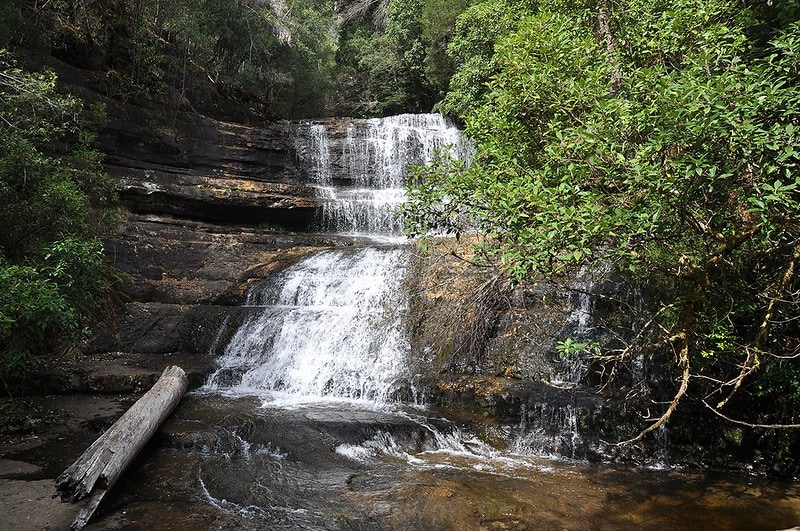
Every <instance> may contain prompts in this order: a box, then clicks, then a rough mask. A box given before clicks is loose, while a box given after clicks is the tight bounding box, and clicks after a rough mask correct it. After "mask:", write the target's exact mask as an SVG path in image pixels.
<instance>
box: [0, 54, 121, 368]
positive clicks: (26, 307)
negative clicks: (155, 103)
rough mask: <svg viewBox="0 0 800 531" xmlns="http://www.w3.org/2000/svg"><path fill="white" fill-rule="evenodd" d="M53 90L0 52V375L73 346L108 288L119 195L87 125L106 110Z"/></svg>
mask: <svg viewBox="0 0 800 531" xmlns="http://www.w3.org/2000/svg"><path fill="white" fill-rule="evenodd" d="M55 85H56V77H55V75H54V74H52V73H31V72H26V71H24V70H22V69H20V68H18V67H17V66H16V65H15V63H14V62H13V60H12V59H11V57H10V56H9V54H8V53H7V52H5V51H2V50H0V120H1V122H2V123H0V145H2V146H3V150H2V152H0V377H2V376H3V375H4V374H5V375H6V376H7V375H9V374H12V375H13V374H19V373H21V372H24V371H25V370H26V369H29V368H30V367H31V366H33V365H36V364H37V363H38V362H40V361H41V360H42V359H43V358H44V357H45V356H47V355H49V354H52V353H53V352H55V351H60V352H62V353H65V352H68V351H71V350H75V349H77V348H78V346H79V345H80V342H81V341H82V340H84V339H86V338H87V337H88V334H89V329H88V325H89V324H90V323H91V321H92V319H93V318H94V317H95V316H96V315H97V313H98V311H99V310H100V308H101V306H102V302H103V300H104V296H105V295H106V293H107V290H108V287H109V275H108V274H107V272H106V267H105V264H104V261H103V258H102V245H101V243H100V241H99V240H98V239H97V237H96V235H97V234H98V233H99V232H100V231H102V230H104V229H105V228H106V227H108V226H110V225H111V222H113V214H112V210H111V208H112V207H113V204H114V201H115V199H114V191H113V184H112V183H111V182H110V180H109V179H108V177H107V176H105V174H104V173H103V171H102V168H101V165H100V155H99V153H97V152H96V151H94V150H92V149H91V142H92V139H93V135H92V133H91V129H90V128H89V125H88V124H91V123H92V122H93V121H96V120H97V119H100V118H101V117H102V109H91V110H87V109H84V108H83V105H82V104H81V102H80V101H79V100H77V99H76V98H74V97H71V96H69V95H64V94H59V93H58V92H57V91H56V89H55Z"/></svg>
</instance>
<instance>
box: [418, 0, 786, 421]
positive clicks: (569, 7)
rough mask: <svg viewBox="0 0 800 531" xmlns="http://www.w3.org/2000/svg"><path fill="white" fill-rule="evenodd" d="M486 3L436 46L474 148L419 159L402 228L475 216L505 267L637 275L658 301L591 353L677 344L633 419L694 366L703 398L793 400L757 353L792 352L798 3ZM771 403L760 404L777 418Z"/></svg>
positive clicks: (459, 227)
mask: <svg viewBox="0 0 800 531" xmlns="http://www.w3.org/2000/svg"><path fill="white" fill-rule="evenodd" d="M500 4H501V2H499V0H489V1H486V2H481V3H480V4H477V5H475V6H473V7H472V8H470V9H469V10H467V11H466V12H465V13H464V15H463V16H462V18H461V19H460V21H459V24H458V25H457V28H458V31H457V37H456V40H454V41H453V43H452V44H451V46H450V50H451V53H452V54H453V55H454V57H455V59H456V60H457V61H458V64H459V65H460V68H459V71H458V72H457V73H456V75H455V77H454V79H453V84H452V87H453V91H452V92H451V93H450V94H449V95H448V98H447V100H446V102H445V103H446V107H447V108H448V109H450V110H452V111H457V112H458V113H459V114H460V115H461V116H463V117H464V119H465V121H466V128H467V132H468V134H469V135H470V136H471V137H472V138H473V140H474V142H475V144H476V147H477V154H476V157H475V161H474V163H473V165H472V166H471V167H470V168H464V167H459V166H457V165H453V164H449V163H448V162H447V161H441V162H440V163H439V164H438V165H434V166H433V167H432V168H431V169H430V170H428V171H427V174H426V175H425V176H424V177H425V178H424V179H423V181H422V182H421V183H420V184H419V185H417V186H415V187H413V188H412V189H411V191H410V193H411V202H410V203H409V205H408V207H407V214H408V218H407V219H408V229H409V231H410V232H411V233H412V234H423V233H425V232H426V231H428V230H430V229H431V228H432V227H435V228H438V229H439V230H446V231H449V232H451V233H456V234H458V233H460V232H463V231H467V230H478V231H479V232H481V233H483V234H486V235H488V236H489V239H488V241H489V242H490V243H489V244H488V245H487V246H486V247H484V248H483V249H482V250H481V251H482V253H483V254H484V255H485V256H487V257H489V258H491V259H493V260H496V261H497V263H498V264H499V265H500V266H501V267H502V268H503V269H505V270H506V271H507V272H508V274H509V275H510V276H511V277H512V278H513V279H515V280H516V281H517V282H524V281H526V280H527V279H530V278H531V277H532V276H533V275H534V274H545V275H558V274H560V273H563V272H565V271H568V270H570V269H572V268H576V267H579V266H582V265H584V264H586V263H588V262H592V261H598V260H600V261H604V262H612V263H615V264H617V266H618V268H619V269H622V270H626V271H629V272H631V273H636V274H637V275H638V278H639V279H640V281H641V283H642V284H643V285H644V287H645V289H647V290H649V291H650V293H652V294H653V297H654V300H655V302H657V303H658V305H657V307H655V308H653V309H652V313H651V316H650V319H649V320H648V321H647V323H648V324H647V325H645V326H644V328H643V329H642V330H640V331H639V333H638V334H637V335H636V337H635V338H633V340H632V341H631V342H630V343H629V344H627V345H625V346H624V347H622V348H620V349H619V350H618V351H615V352H607V353H604V355H602V356H600V357H599V358H600V360H601V361H603V362H604V363H606V364H619V363H625V362H626V361H627V360H629V359H630V358H631V357H632V356H633V355H635V354H636V355H638V354H642V353H648V354H650V355H652V356H656V357H658V358H661V359H664V360H665V361H666V360H673V368H674V370H675V373H676V378H677V380H678V382H679V385H678V386H677V388H676V391H675V396H674V398H673V400H672V402H671V403H670V404H669V407H668V408H667V409H666V410H664V412H663V414H662V415H661V416H658V417H656V418H654V419H653V424H651V425H650V427H649V428H648V430H647V431H649V430H650V429H654V428H655V427H657V426H659V425H661V424H662V423H663V422H666V421H667V420H668V419H669V417H670V415H671V414H672V412H673V411H674V410H675V408H676V407H677V405H678V403H679V402H680V400H681V398H682V397H683V396H685V395H686V393H687V392H688V389H689V383H690V381H691V382H692V386H693V389H694V392H693V396H696V397H697V398H698V399H702V400H705V401H707V402H708V404H709V407H712V408H714V409H715V410H717V409H719V408H722V407H724V406H725V405H726V404H727V403H728V401H729V400H730V399H731V397H732V396H734V395H736V394H737V393H739V392H746V393H748V395H747V396H749V397H750V402H749V404H750V405H753V404H758V403H763V404H766V403H767V402H766V401H762V399H764V397H765V396H766V394H769V395H770V397H771V398H770V399H771V400H777V401H778V402H781V401H784V402H786V403H789V402H791V403H793V404H794V403H796V400H797V397H798V395H797V388H796V387H792V386H791V385H790V384H789V385H787V384H786V383H779V382H780V381H781V379H776V378H774V377H772V376H771V375H774V374H775V372H774V371H773V370H772V369H770V367H773V366H776V365H781V366H783V367H784V369H782V370H781V372H782V373H783V372H785V370H786V366H787V365H790V366H792V367H795V365H796V363H797V361H796V358H797V357H800V327H798V320H800V311H798V310H800V292H799V291H800V282H799V281H798V279H797V274H796V270H797V261H798V258H800V190H798V187H800V173H799V170H800V168H798V162H799V161H800V156H798V149H800V148H799V147H798V142H799V141H800V129H798V126H799V125H800V115H798V113H799V112H800V111H799V109H800V105H799V104H800V88H799V87H798V75H800V73H799V70H798V64H800V63H798V57H799V55H798V54H800V24H798V22H795V21H794V20H795V18H794V15H796V13H794V12H792V11H781V12H780V13H776V12H774V11H766V10H763V9H761V8H759V7H758V6H757V7H756V8H753V9H743V8H742V7H741V6H740V5H739V3H738V2H731V1H728V0H714V1H712V2H694V1H690V0H669V1H666V2H665V1H661V0H659V1H655V0H634V1H630V2H625V3H624V6H623V5H620V6H615V8H614V11H613V12H612V11H611V10H610V7H609V4H606V3H604V2H559V1H546V2H540V3H539V4H538V8H537V9H533V8H527V9H525V8H522V7H520V8H518V9H520V10H521V11H523V12H524V14H525V16H519V17H510V18H509V19H505V20H504V19H503V17H502V16H499V15H498V13H500V12H501V11H502V9H501V6H500ZM517 13H520V11H517ZM475 20H483V21H486V23H485V24H484V25H483V26H480V27H481V29H484V28H487V29H485V30H484V31H482V32H479V31H478V30H477V29H476V28H477V27H478V26H477V25H476V24H475V23H474V22H472V21H475ZM489 21H493V23H489ZM468 22H469V24H468ZM477 57H481V59H482V60H480V61H478V60H475V61H473V58H477ZM795 370H796V369H792V372H794V371H795ZM610 373H613V371H609V372H608V374H610ZM753 375H755V376H753ZM751 377H752V378H751ZM756 386H759V388H760V389H761V390H762V391H761V392H760V394H758V393H756V392H755V389H756ZM767 388H769V389H770V391H769V392H766V391H764V390H765V389H767ZM764 393H766V394H764ZM690 394H691V393H690ZM760 401H762V402H760ZM756 409H758V406H757V405H756ZM767 411H769V410H767ZM772 411H773V413H768V412H763V411H762V414H763V416H762V417H761V418H762V419H765V420H770V421H772V422H777V423H780V422H781V421H786V422H790V423H791V422H792V415H788V416H785V415H784V416H782V414H780V413H779V412H780V411H783V408H776V409H774V410H772Z"/></svg>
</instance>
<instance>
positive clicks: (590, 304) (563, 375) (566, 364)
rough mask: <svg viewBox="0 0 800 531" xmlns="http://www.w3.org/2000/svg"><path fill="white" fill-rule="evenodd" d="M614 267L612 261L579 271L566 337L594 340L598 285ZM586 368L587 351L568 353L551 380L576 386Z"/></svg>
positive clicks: (571, 287)
mask: <svg viewBox="0 0 800 531" xmlns="http://www.w3.org/2000/svg"><path fill="white" fill-rule="evenodd" d="M610 271H611V267H610V265H604V266H601V267H598V268H597V269H596V270H594V271H590V270H588V269H587V268H585V267H584V268H581V270H580V271H579V272H578V274H577V278H576V280H574V281H573V282H572V283H571V284H570V285H569V286H568V289H569V290H570V296H569V307H570V308H571V309H572V310H571V312H570V314H569V315H568V316H567V319H566V322H565V324H564V329H563V330H562V333H561V335H562V337H564V338H568V339H569V340H571V341H573V342H575V343H580V344H583V345H589V344H590V342H591V340H592V339H593V338H594V336H595V332H596V323H595V318H594V305H595V298H596V297H597V292H598V287H599V284H600V283H601V282H603V281H604V280H605V279H606V278H607V276H608V274H609V272H610ZM583 369H584V354H583V353H580V352H578V353H576V354H575V355H573V356H567V357H565V358H564V359H562V360H561V361H560V362H559V363H557V364H556V365H555V366H554V367H553V370H552V373H551V375H550V383H552V384H553V385H556V386H559V387H574V386H576V385H578V384H579V383H580V381H581V378H582V377H583Z"/></svg>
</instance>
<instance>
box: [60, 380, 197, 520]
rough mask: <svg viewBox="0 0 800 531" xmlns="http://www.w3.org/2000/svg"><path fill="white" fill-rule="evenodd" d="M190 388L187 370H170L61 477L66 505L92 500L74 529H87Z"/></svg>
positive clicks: (79, 515) (80, 514) (61, 493)
mask: <svg viewBox="0 0 800 531" xmlns="http://www.w3.org/2000/svg"><path fill="white" fill-rule="evenodd" d="M187 385H188V382H187V379H186V373H184V372H183V369H181V368H180V367H175V366H173V367H168V368H166V369H165V370H164V372H163V373H162V374H161V377H160V378H159V379H158V381H157V382H156V383H155V385H153V387H152V388H151V389H150V390H149V391H148V392H147V393H145V395H144V396H142V398H140V399H139V400H138V401H137V402H136V403H135V404H134V405H133V406H131V407H130V409H128V411H126V412H125V413H124V414H123V415H122V416H121V417H120V418H119V420H117V422H115V423H114V425H113V426H111V427H110V428H109V429H108V430H107V431H106V432H105V433H104V434H103V435H101V436H100V437H99V438H98V439H97V440H96V441H95V442H94V443H92V445H91V446H90V447H89V448H87V449H86V451H85V452H84V453H83V455H81V456H80V457H79V458H78V460H77V461H75V462H74V463H73V464H72V466H70V467H69V468H67V469H66V470H65V471H64V472H63V473H62V474H61V475H60V476H58V479H56V491H57V494H56V495H57V496H59V495H60V496H61V500H62V501H67V500H69V501H72V502H76V501H78V500H81V499H83V498H86V497H87V496H88V497H89V501H88V502H87V504H86V506H85V507H84V508H83V509H82V510H81V511H80V513H78V516H77V517H76V518H75V521H73V522H72V529H81V528H82V527H83V526H85V525H86V523H87V522H88V521H89V519H90V518H91V517H92V514H94V512H95V510H96V509H97V506H98V505H99V504H100V501H101V500H102V499H103V496H105V494H106V492H108V491H109V490H110V489H111V487H113V486H114V483H116V481H117V480H118V479H119V477H120V475H122V472H123V471H124V470H125V468H126V467H127V466H128V465H129V464H130V463H131V461H133V459H134V458H135V457H136V455H137V454H138V453H139V452H140V451H141V450H142V448H143V447H144V446H145V444H147V441H148V440H150V437H152V435H153V434H154V433H155V431H156V430H157V429H158V427H159V426H160V425H161V423H162V422H164V420H165V419H166V418H167V417H168V416H169V414H170V413H172V411H173V410H174V409H175V406H177V405H178V402H180V400H181V398H182V397H183V395H184V393H185V392H186V387H187Z"/></svg>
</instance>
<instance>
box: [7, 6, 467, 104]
mask: <svg viewBox="0 0 800 531" xmlns="http://www.w3.org/2000/svg"><path fill="white" fill-rule="evenodd" d="M467 3H468V0H446V1H438V2H431V1H427V2H426V1H423V0H392V1H389V0H351V1H344V2H333V1H332V0H313V1H310V2H307V1H300V0H203V1H200V2H189V1H188V0H136V1H133V2H126V1H122V0H113V1H110V2H91V1H71V0H70V1H67V0H53V1H50V2H34V1H26V0H21V1H16V2H13V3H11V4H9V5H7V6H6V7H4V8H0V9H2V10H3V11H2V13H0V14H2V15H3V22H0V42H1V41H2V39H3V37H4V36H5V38H6V39H7V40H9V41H10V42H11V43H13V44H14V45H17V46H24V47H26V48H29V49H42V50H47V51H48V52H52V53H53V54H54V55H55V56H56V57H58V58H60V59H62V60H64V61H66V62H68V63H70V64H73V65H75V66H79V67H81V68H84V69H86V70H88V71H90V72H91V73H92V75H93V77H94V80H95V82H96V83H98V84H100V85H103V86H104V87H105V91H106V92H107V94H108V95H109V96H112V97H114V98H117V99H120V100H125V101H130V100H132V99H133V100H134V101H136V100H142V99H144V100H151V101H156V102H158V103H161V104H167V105H170V106H173V107H175V108H182V109H184V110H188V109H190V108H194V109H196V110H199V111H202V112H205V113H207V114H211V115H213V116H217V117H221V118H225V119H232V118H238V119H263V118H293V117H294V118H306V117H309V116H317V117H318V116H325V115H357V116H375V115H384V114H388V113H393V112H408V111H422V110H430V108H431V107H432V105H434V103H436V102H437V101H439V100H441V99H442V97H443V96H444V92H445V90H446V89H447V85H448V81H449V78H450V74H451V70H452V66H451V62H450V59H449V57H448V56H447V54H446V53H445V49H446V47H447V43H448V42H449V39H450V37H451V35H452V33H453V28H454V24H455V18H456V16H457V15H458V14H459V13H460V12H461V11H462V10H463V9H464V8H465V7H466V5H467Z"/></svg>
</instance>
